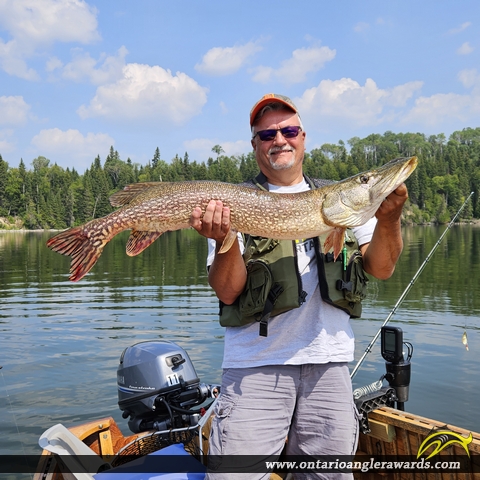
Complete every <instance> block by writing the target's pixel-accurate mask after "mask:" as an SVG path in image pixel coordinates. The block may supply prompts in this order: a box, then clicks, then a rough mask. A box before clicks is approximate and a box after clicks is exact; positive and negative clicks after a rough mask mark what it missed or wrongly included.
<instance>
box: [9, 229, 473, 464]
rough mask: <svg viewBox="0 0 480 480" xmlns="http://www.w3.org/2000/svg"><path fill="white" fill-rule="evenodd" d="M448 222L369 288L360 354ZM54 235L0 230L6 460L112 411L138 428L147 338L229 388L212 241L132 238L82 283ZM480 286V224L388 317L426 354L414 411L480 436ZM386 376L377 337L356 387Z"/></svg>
mask: <svg viewBox="0 0 480 480" xmlns="http://www.w3.org/2000/svg"><path fill="white" fill-rule="evenodd" d="M445 228H446V227H445V226H443V227H433V226H426V227H406V228H404V230H403V234H404V240H405V249H404V253H403V254H402V257H401V259H400V261H399V263H398V266H397V270H396V272H395V273H394V275H393V276H392V278H391V279H389V280H387V281H376V280H373V279H372V280H371V282H370V284H369V297H368V300H367V301H366V302H365V307H364V315H363V318H362V319H358V320H353V321H352V322H353V327H354V330H355V334H356V338H357V344H356V345H357V347H356V358H357V359H359V358H360V357H361V356H362V354H363V352H364V351H365V348H366V347H367V345H368V344H369V342H370V340H371V339H372V338H373V336H374V335H375V334H376V332H377V331H378V329H379V328H380V326H381V324H382V323H383V321H384V320H385V318H386V317H387V316H388V314H389V312H390V311H391V309H392V308H393V306H394V305H395V303H396V302H397V300H398V299H399V297H400V295H401V294H402V292H403V291H404V289H405V288H406V287H407V285H408V284H409V282H410V281H411V280H412V278H413V276H414V274H415V273H416V271H417V270H418V268H419V267H420V265H421V264H422V262H423V261H424V260H425V258H426V257H427V255H428V253H429V252H430V250H431V249H432V247H433V246H434V245H435V243H436V242H437V240H438V239H439V237H440V235H441V234H442V232H443V231H444V230H445ZM51 235H52V233H51V232H26V233H22V232H2V233H0V289H1V296H2V299H1V305H0V366H2V367H3V368H2V369H1V370H0V432H1V435H0V455H8V454H22V453H25V454H38V453H40V450H39V447H38V444H37V441H38V438H39V436H40V435H41V433H42V432H43V431H45V430H46V429H47V428H49V427H50V426H52V425H53V424H55V423H59V422H60V423H63V424H65V425H66V426H71V425H72V424H77V423H81V422H85V421H87V420H93V419H95V418H100V417H105V416H113V417H114V419H115V420H116V421H117V423H118V424H119V426H120V428H121V429H122V430H123V432H124V433H125V434H127V433H128V427H127V424H126V421H125V420H123V419H122V418H121V412H120V410H119V409H118V406H117V400H118V399H117V390H116V369H117V365H118V359H119V356H120V354H121V352H122V351H123V349H124V348H125V347H127V346H129V345H131V344H133V343H136V342H139V341H143V340H154V339H168V340H171V341H174V342H176V343H178V344H179V345H180V346H181V347H183V348H184V349H185V350H187V352H188V353H189V355H190V357H191V359H192V362H193V364H194V366H195V368H196V370H197V373H198V375H199V377H200V379H201V381H202V382H205V383H219V382H220V377H221V370H220V365H221V359H222V353H223V328H221V327H220V326H219V324H218V321H217V311H218V305H217V300H216V297H215V296H214V295H213V293H212V291H211V289H210V288H209V286H208V284H207V277H206V269H205V257H206V241H205V239H203V238H202V237H200V236H199V235H198V234H197V233H196V232H194V231H191V230H184V231H179V232H170V233H167V234H165V235H163V236H162V237H161V238H160V239H159V240H158V241H157V242H155V244H154V245H152V246H151V247H150V248H148V249H147V250H146V251H145V252H143V253H142V254H141V255H139V256H138V257H134V258H130V257H127V255H126V254H125V243H126V239H127V236H128V234H127V233H124V234H121V235H119V236H117V237H116V238H115V239H114V240H113V241H112V242H111V243H110V244H109V245H108V246H107V247H106V249H105V251H104V253H103V255H102V257H101V258H100V260H99V262H98V263H97V265H95V267H94V268H93V270H92V271H91V272H90V273H89V274H88V275H87V276H86V277H85V278H84V279H83V280H81V281H80V282H78V283H71V282H69V281H68V269H69V262H70V259H69V258H67V257H63V256H61V255H58V254H56V253H53V252H51V251H50V250H48V249H47V248H46V247H45V242H46V240H47V239H48V238H49V237H50V236H51ZM479 285H480V228H479V227H478V226H475V225H462V226H454V227H453V228H452V229H451V230H450V231H449V232H448V234H447V236H446V237H445V238H444V240H443V242H442V244H441V245H440V247H439V248H438V250H437V251H436V253H435V254H434V255H433V257H432V258H431V260H430V261H429V262H428V264H427V266H426V268H425V270H424V271H423V273H422V275H421V276H420V278H419V279H418V280H417V282H416V283H415V284H414V286H413V288H412V289H411V291H410V293H409V295H408V296H407V298H406V299H405V301H404V302H403V304H402V305H401V307H400V308H399V310H398V311H397V313H396V314H395V315H394V316H393V318H392V320H391V322H390V325H392V326H399V327H401V328H402V330H403V332H404V340H405V341H408V342H411V343H412V344H413V346H414V354H413V359H412V382H411V387H410V399H409V401H408V402H407V403H406V404H405V410H407V411H410V412H412V413H416V414H419V415H423V416H426V417H430V418H435V419H437V420H439V421H443V422H445V423H450V424H455V425H457V426H460V427H464V428H466V429H469V430H472V431H480V417H479V415H478V398H479V394H480V355H479V352H480V321H479V317H480V286H479ZM464 331H466V332H467V335H468V344H469V351H467V350H466V349H465V347H464V345H463V344H462V335H463V333H464ZM354 366H355V363H353V362H352V369H353V367H354ZM384 371H385V363H384V361H383V359H382V358H381V356H380V348H379V342H377V344H376V346H375V347H374V349H373V351H372V352H371V353H370V354H369V356H368V357H367V359H366V361H365V363H364V364H363V366H362V368H361V369H360V370H359V372H358V374H357V375H356V377H355V379H354V386H355V387H357V386H361V385H365V384H368V383H371V382H373V381H376V380H378V378H379V377H380V376H381V375H382V374H383V373H384Z"/></svg>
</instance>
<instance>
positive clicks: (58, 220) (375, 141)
mask: <svg viewBox="0 0 480 480" xmlns="http://www.w3.org/2000/svg"><path fill="white" fill-rule="evenodd" d="M412 155H416V156H417V157H418V159H419V163H418V167H417V169H416V171H415V172H414V173H413V175H412V176H411V177H410V178H409V179H408V180H407V186H408V189H409V197H410V198H409V200H408V203H407V205H406V208H405V209H404V219H403V220H404V222H405V223H410V224H424V223H447V222H448V221H449V220H450V219H451V218H452V217H453V216H454V215H455V213H456V212H457V211H458V209H459V208H460V206H461V205H462V204H463V202H464V201H465V199H466V198H467V197H468V195H469V194H470V192H474V195H473V197H472V201H471V202H469V203H468V205H467V206H466V207H465V209H464V210H463V212H462V216H461V217H462V219H464V220H472V219H478V218H480V197H479V190H480V128H465V129H463V130H461V131H455V132H453V133H452V134H451V135H450V137H449V138H448V140H447V137H446V136H445V135H444V134H438V135H430V136H428V137H427V136H426V135H424V134H421V133H393V132H385V133H384V134H383V135H380V134H372V135H369V136H367V137H365V138H363V139H362V138H359V137H354V138H351V139H350V140H348V142H347V144H345V142H343V141H342V140H340V141H339V142H338V144H324V145H322V146H321V148H316V149H313V150H312V151H310V152H308V153H306V154H305V160H304V171H305V173H306V174H307V175H309V176H311V177H315V178H325V179H331V180H341V179H343V178H346V177H349V176H351V175H355V174H357V173H359V172H361V171H366V170H370V169H372V168H375V167H378V166H380V165H383V164H384V163H386V162H388V161H389V160H392V159H393V158H396V157H407V156H412ZM257 172H258V167H257V164H256V161H255V157H254V155H253V153H249V154H247V155H240V156H227V155H225V152H224V151H223V148H222V147H221V146H220V145H215V146H214V147H213V148H212V156H211V157H210V158H208V160H207V161H206V162H205V161H202V162H197V161H191V160H190V158H189V156H188V153H185V155H184V156H183V158H182V157H179V156H178V155H177V156H175V158H173V159H171V160H170V161H169V162H168V161H166V160H164V159H162V158H161V155H160V149H159V148H157V149H156V150H155V152H153V156H152V158H151V159H149V160H147V161H146V163H145V164H144V165H140V164H138V163H133V162H132V161H131V160H130V158H127V159H126V160H123V159H122V158H121V156H120V154H119V153H118V152H117V151H116V150H115V149H114V148H113V147H111V148H110V152H109V154H108V156H107V158H106V159H105V161H103V163H102V160H101V158H100V157H99V156H97V158H95V159H94V160H93V162H92V164H91V166H90V168H88V169H87V170H86V171H85V172H84V173H83V174H79V173H78V172H77V171H76V170H75V169H74V168H71V169H70V168H66V169H64V168H62V167H60V166H58V165H57V164H53V165H52V164H51V162H50V160H49V159H48V158H45V157H42V156H40V157H37V158H35V159H34V160H33V161H32V162H31V165H30V166H29V167H27V166H26V165H25V163H24V161H23V159H21V160H20V163H19V165H18V166H17V167H15V166H11V165H9V164H8V163H7V162H6V161H5V160H3V158H2V156H1V155H0V228H4V229H5V228H25V229H49V228H53V229H63V228H67V227H72V226H74V225H79V224H82V223H85V222H87V221H89V220H91V219H93V218H97V217H102V216H104V215H107V214H108V213H110V212H112V211H113V210H114V209H113V208H112V207H111V206H110V203H109V200H108V199H109V197H110V195H112V194H113V193H114V192H116V191H118V190H120V189H122V188H123V187H124V186H125V185H128V184H130V183H135V182H147V181H163V182H177V181H184V180H217V181H222V182H230V183H239V182H242V181H245V180H248V179H250V178H252V177H254V176H255V175H256V174H257Z"/></svg>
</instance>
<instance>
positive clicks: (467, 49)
mask: <svg viewBox="0 0 480 480" xmlns="http://www.w3.org/2000/svg"><path fill="white" fill-rule="evenodd" d="M472 52H473V47H472V46H471V45H470V43H469V42H465V43H462V45H461V46H460V48H458V49H457V53H458V55H468V54H469V53H472Z"/></svg>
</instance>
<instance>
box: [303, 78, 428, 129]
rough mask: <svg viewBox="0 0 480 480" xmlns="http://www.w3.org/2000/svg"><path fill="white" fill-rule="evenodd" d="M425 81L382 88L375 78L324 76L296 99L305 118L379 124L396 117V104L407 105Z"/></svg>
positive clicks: (316, 120)
mask: <svg viewBox="0 0 480 480" xmlns="http://www.w3.org/2000/svg"><path fill="white" fill-rule="evenodd" d="M422 84H423V83H422V82H420V81H415V82H408V83H405V84H403V85H398V86H396V87H393V88H389V89H381V88H378V86H377V84H376V83H375V82H374V81H373V80H372V79H370V78H369V79H367V80H366V82H365V85H364V86H361V85H360V84H359V83H358V82H356V81H355V80H352V79H351V78H342V79H340V80H322V81H321V82H320V84H319V85H318V86H317V87H314V88H310V89H308V90H306V91H305V92H304V94H303V95H302V97H300V98H299V99H297V100H295V103H296V105H297V106H298V108H299V111H300V112H302V118H309V119H311V120H314V121H315V123H318V122H323V123H324V122H326V121H329V120H328V119H329V118H330V119H337V120H339V119H341V121H342V122H351V123H354V124H355V125H358V126H360V125H376V124H379V123H381V122H382V121H384V120H386V119H387V118H388V119H392V118H393V117H394V116H395V115H396V110H395V108H399V107H405V106H406V104H407V101H408V100H409V99H410V98H412V96H413V95H414V94H415V92H417V91H418V90H419V89H420V88H421V86H422Z"/></svg>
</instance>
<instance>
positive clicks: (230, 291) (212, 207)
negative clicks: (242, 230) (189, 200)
mask: <svg viewBox="0 0 480 480" xmlns="http://www.w3.org/2000/svg"><path fill="white" fill-rule="evenodd" d="M190 225H191V226H192V227H193V228H194V229H195V230H196V231H197V232H198V233H199V234H200V235H203V236H204V237H207V238H212V239H213V240H215V242H216V244H217V245H216V252H217V253H218V250H219V249H220V247H221V246H222V243H223V241H224V240H225V237H226V235H227V233H228V232H229V230H230V209H229V208H228V207H224V206H223V203H222V202H220V201H215V200H211V201H210V202H209V204H208V205H207V208H206V209H205V213H204V214H203V216H202V209H201V208H200V207H197V208H195V209H194V210H193V212H192V216H191V217H190ZM208 281H209V283H210V285H211V287H212V288H213V289H214V290H215V293H216V294H217V297H218V298H219V299H220V300H221V301H222V302H223V303H225V304H226V305H231V304H232V303H233V302H234V301H235V300H236V298H237V297H238V296H239V295H240V293H242V291H243V289H244V287H245V283H246V281H247V270H246V268H245V263H244V261H243V257H242V253H241V252H240V248H239V244H238V240H237V238H236V237H235V241H234V244H233V245H232V247H231V248H230V249H229V250H227V251H226V252H225V253H222V254H216V255H215V258H214V260H213V263H212V264H211V265H210V269H209V270H208Z"/></svg>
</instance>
